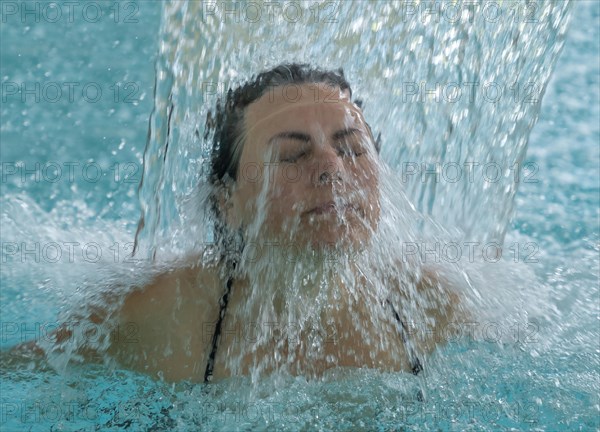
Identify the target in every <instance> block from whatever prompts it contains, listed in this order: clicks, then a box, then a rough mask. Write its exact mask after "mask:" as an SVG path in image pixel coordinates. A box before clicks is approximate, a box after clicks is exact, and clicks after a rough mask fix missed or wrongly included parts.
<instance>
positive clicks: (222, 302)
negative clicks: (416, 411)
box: [204, 277, 423, 400]
mask: <svg viewBox="0 0 600 432" xmlns="http://www.w3.org/2000/svg"><path fill="white" fill-rule="evenodd" d="M232 285H233V278H232V277H229V278H228V279H227V288H226V289H225V293H224V294H223V296H222V297H221V298H220V299H219V306H220V310H219V319H218V320H217V324H216V326H215V332H214V334H213V338H212V348H211V351H210V355H209V356H208V362H207V364H206V370H205V372H204V382H205V383H208V382H210V380H211V379H212V375H213V369H214V366H215V357H216V355H217V347H218V344H219V337H220V335H221V327H222V325H223V318H225V310H226V309H227V304H228V302H229V294H230V293H231V286H232ZM386 303H387V304H388V305H389V306H390V308H391V309H392V312H393V314H394V318H396V321H398V323H399V324H400V337H401V338H402V342H403V343H404V346H405V347H406V350H407V351H408V357H409V361H410V365H411V369H412V373H413V374H414V375H418V374H419V372H421V371H422V370H423V366H422V364H421V362H420V361H419V358H418V357H417V355H416V354H415V352H414V350H413V349H412V347H410V346H409V345H408V336H407V333H408V329H407V328H406V324H404V321H402V319H401V318H400V315H399V314H398V312H397V311H396V309H395V308H394V305H392V303H391V302H390V301H389V300H386ZM419 399H420V398H419ZM420 400H422V399H420Z"/></svg>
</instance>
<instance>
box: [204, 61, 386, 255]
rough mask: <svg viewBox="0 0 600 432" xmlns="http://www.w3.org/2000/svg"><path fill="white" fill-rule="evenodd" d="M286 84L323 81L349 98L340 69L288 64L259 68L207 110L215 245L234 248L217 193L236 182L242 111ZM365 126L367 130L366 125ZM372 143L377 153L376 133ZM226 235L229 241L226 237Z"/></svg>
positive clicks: (350, 91) (349, 90) (319, 82)
mask: <svg viewBox="0 0 600 432" xmlns="http://www.w3.org/2000/svg"><path fill="white" fill-rule="evenodd" d="M290 84H296V85H300V84H327V85H330V86H332V87H335V88H339V89H340V90H342V91H347V92H348V93H349V94H350V97H352V89H351V88H350V84H349V83H348V81H347V80H346V78H345V77H344V71H343V70H342V69H341V68H340V69H338V70H336V71H331V70H323V69H319V68H315V67H312V66H311V65H309V64H298V63H288V64H281V65H279V66H277V67H275V68H273V69H270V70H267V71H263V72H261V73H259V74H258V75H256V76H255V77H254V78H252V79H250V80H249V81H247V82H246V83H244V84H242V85H240V86H239V87H237V88H235V89H231V88H230V89H229V90H228V91H227V95H226V97H225V100H224V101H223V100H221V99H219V100H218V101H217V105H216V108H215V111H214V114H213V113H212V112H210V111H209V113H208V115H207V118H206V127H205V133H204V139H205V140H209V139H210V136H211V135H212V147H211V148H212V152H211V159H210V174H209V183H210V184H211V186H212V187H213V193H212V194H211V198H210V209H211V212H212V213H213V215H212V216H213V217H214V222H215V240H217V244H219V243H221V242H223V241H225V243H227V244H221V245H220V246H221V247H226V248H232V247H233V248H234V249H236V248H235V247H234V246H233V245H231V244H229V243H231V242H232V241H233V240H232V238H231V234H232V233H228V228H227V226H226V223H225V221H224V218H223V217H222V215H221V211H220V208H219V197H218V194H219V193H222V192H223V190H222V186H224V185H225V184H227V183H229V182H231V181H234V182H235V181H237V174H238V169H239V162H240V155H241V149H242V148H243V145H244V143H243V136H244V114H245V110H246V108H247V107H248V105H250V104H251V103H252V102H255V101H256V100H258V99H260V97H261V96H263V95H264V94H265V93H267V91H269V89H272V88H274V87H277V86H283V85H290ZM354 103H355V104H356V105H357V106H358V107H362V101H360V100H355V101H354ZM367 128H369V132H370V131H371V129H370V127H369V125H368V124H367ZM374 144H375V149H376V150H377V152H379V148H380V136H378V137H377V140H375V142H374ZM238 234H239V233H238ZM228 238H229V240H226V239H228Z"/></svg>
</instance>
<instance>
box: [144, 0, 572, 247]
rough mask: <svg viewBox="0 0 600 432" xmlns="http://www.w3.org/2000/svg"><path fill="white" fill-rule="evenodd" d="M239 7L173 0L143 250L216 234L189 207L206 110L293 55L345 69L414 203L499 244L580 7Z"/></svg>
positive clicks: (166, 22) (459, 230) (203, 153)
mask: <svg viewBox="0 0 600 432" xmlns="http://www.w3.org/2000/svg"><path fill="white" fill-rule="evenodd" d="M234 5H235V7H234V8H233V9H231V10H230V12H229V13H225V12H224V10H225V9H223V8H224V7H225V6H226V4H225V3H222V2H216V3H210V2H199V1H173V2H167V3H165V5H164V10H163V18H162V25H161V38H160V40H161V43H160V53H159V58H158V60H157V63H156V87H155V100H154V111H153V114H152V118H151V121H150V129H149V134H148V142H147V147H146V152H145V158H144V164H145V167H144V178H143V183H142V184H141V187H140V193H139V198H140V201H141V206H142V221H143V223H142V224H140V228H139V232H138V235H137V241H138V243H139V245H138V248H139V249H140V252H138V253H140V254H142V256H151V255H153V254H154V253H155V251H156V249H160V248H161V247H164V246H165V245H169V248H173V247H175V245H179V246H180V247H182V248H184V246H183V244H185V243H186V242H188V243H189V241H190V240H189V239H190V237H193V238H194V239H195V241H198V242H200V243H202V242H203V241H205V240H206V237H205V235H206V234H205V231H206V230H205V229H203V228H202V226H203V225H202V223H200V222H197V221H195V220H194V217H193V215H191V214H190V212H189V211H188V212H186V211H184V207H185V202H186V201H188V200H189V199H190V196H192V195H194V194H195V193H197V192H198V187H199V185H202V184H203V182H205V178H206V177H205V176H206V173H207V168H208V160H207V155H208V151H209V147H210V144H209V143H207V142H205V141H203V140H202V139H201V137H203V136H204V125H205V118H206V114H207V112H208V111H209V110H210V109H211V108H213V107H214V104H215V101H216V99H217V97H218V96H223V95H224V94H225V92H226V91H227V89H228V88H229V86H231V85H234V84H236V83H240V82H243V81H244V80H246V79H248V78H250V77H251V76H252V75H253V74H256V73H258V72H260V71H262V70H265V69H268V68H270V67H273V66H275V65H277V64H280V63H283V62H306V63H310V64H314V65H319V66H322V67H325V68H331V69H337V68H339V67H342V68H343V69H344V72H345V74H346V77H347V78H348V80H349V82H350V83H351V84H352V85H353V89H354V92H355V94H356V95H358V96H359V97H360V98H361V99H363V101H364V103H365V104H364V105H365V116H366V118H367V121H368V122H369V123H370V124H371V126H372V127H373V129H374V131H375V133H376V134H377V133H378V132H381V137H382V141H383V145H382V156H383V159H384V160H385V161H386V162H387V163H388V164H389V165H390V166H391V167H392V168H393V169H394V171H395V172H397V173H398V174H399V175H400V177H399V181H400V183H401V184H399V185H398V186H399V187H402V188H404V189H405V190H406V193H407V194H408V196H409V198H410V199H411V201H412V203H413V204H414V205H415V206H416V207H417V209H418V210H420V211H421V212H422V213H424V214H427V215H431V216H432V217H433V218H434V219H437V220H438V221H443V222H444V225H445V227H446V228H447V229H453V230H455V234H456V235H458V236H459V237H460V238H462V239H463V240H464V239H471V240H472V239H475V240H476V241H479V242H484V241H488V240H496V241H498V242H500V243H501V242H502V239H503V237H504V233H505V230H506V226H507V223H508V221H509V218H510V216H511V213H512V206H513V199H514V196H515V193H516V190H517V187H518V185H519V183H520V182H521V181H523V177H524V176H525V177H526V176H532V175H534V174H535V172H534V171H535V167H534V166H530V165H526V164H524V163H523V162H524V160H523V158H524V156H525V153H526V150H527V140H528V137H529V133H530V131H531V129H532V127H533V126H534V124H535V122H536V120H537V116H538V112H539V109H540V105H541V100H542V96H543V95H544V91H545V87H546V84H547V82H548V79H549V77H550V74H551V73H552V69H553V67H554V64H555V62H556V59H557V56H558V54H559V53H560V51H561V48H562V46H563V42H564V36H565V32H566V29H567V24H568V11H569V5H570V2H562V1H561V2H544V3H542V2H529V1H518V2H477V3H476V4H475V2H471V1H468V2H461V1H458V2H441V3H440V2H436V4H435V5H434V6H435V7H433V8H432V7H431V6H432V5H431V2H419V1H417V2H406V1H393V2H360V1H355V2H329V1H322V2H315V1H311V2H302V3H301V2H293V3H289V4H288V3H286V5H287V6H286V7H285V8H284V9H282V10H280V11H278V10H274V9H271V7H270V6H268V3H267V4H265V3H263V2H262V1H261V2H235V4H234V3H232V4H231V5H230V6H231V7H233V6H234ZM300 5H301V6H302V7H301V8H300ZM436 8H437V9H436ZM307 37H308V40H307ZM189 246H190V245H189V244H188V246H187V247H189Z"/></svg>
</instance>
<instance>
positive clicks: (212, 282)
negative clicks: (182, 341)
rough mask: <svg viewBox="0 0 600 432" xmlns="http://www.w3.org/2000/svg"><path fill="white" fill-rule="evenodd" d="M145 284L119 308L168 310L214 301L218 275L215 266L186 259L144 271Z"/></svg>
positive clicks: (219, 275)
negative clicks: (144, 306) (172, 307)
mask: <svg viewBox="0 0 600 432" xmlns="http://www.w3.org/2000/svg"><path fill="white" fill-rule="evenodd" d="M147 271H148V272H149V273H150V275H145V276H146V277H145V280H146V282H145V283H142V284H140V285H138V286H136V287H135V288H133V289H132V290H131V291H130V292H129V293H128V294H127V296H126V298H125V303H124V305H123V308H124V311H125V312H126V311H127V309H129V308H135V309H139V307H140V306H142V305H146V306H148V307H151V308H156V307H158V308H161V307H162V308H164V307H168V306H172V305H173V304H174V302H181V301H182V300H183V301H186V302H191V303H198V302H202V301H207V300H209V299H215V298H216V301H218V299H219V296H220V293H221V291H222V289H223V288H222V287H221V285H222V281H221V272H220V266H219V264H218V262H214V261H206V260H203V259H201V257H196V256H188V257H185V258H183V259H178V260H177V261H169V262H162V263H158V264H157V263H155V264H154V265H153V267H152V268H151V269H148V270H147Z"/></svg>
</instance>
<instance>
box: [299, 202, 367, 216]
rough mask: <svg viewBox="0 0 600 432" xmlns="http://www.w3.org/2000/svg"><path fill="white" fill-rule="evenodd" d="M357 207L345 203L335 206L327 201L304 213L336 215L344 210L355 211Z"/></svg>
mask: <svg viewBox="0 0 600 432" xmlns="http://www.w3.org/2000/svg"><path fill="white" fill-rule="evenodd" d="M357 209H358V206H356V205H355V204H352V203H346V204H341V205H336V203H335V202H333V201H327V202H325V203H323V204H321V205H318V206H316V207H314V208H313V209H311V210H309V211H307V212H306V214H317V215H320V214H328V213H336V212H340V213H341V212H342V211H345V210H357Z"/></svg>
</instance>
